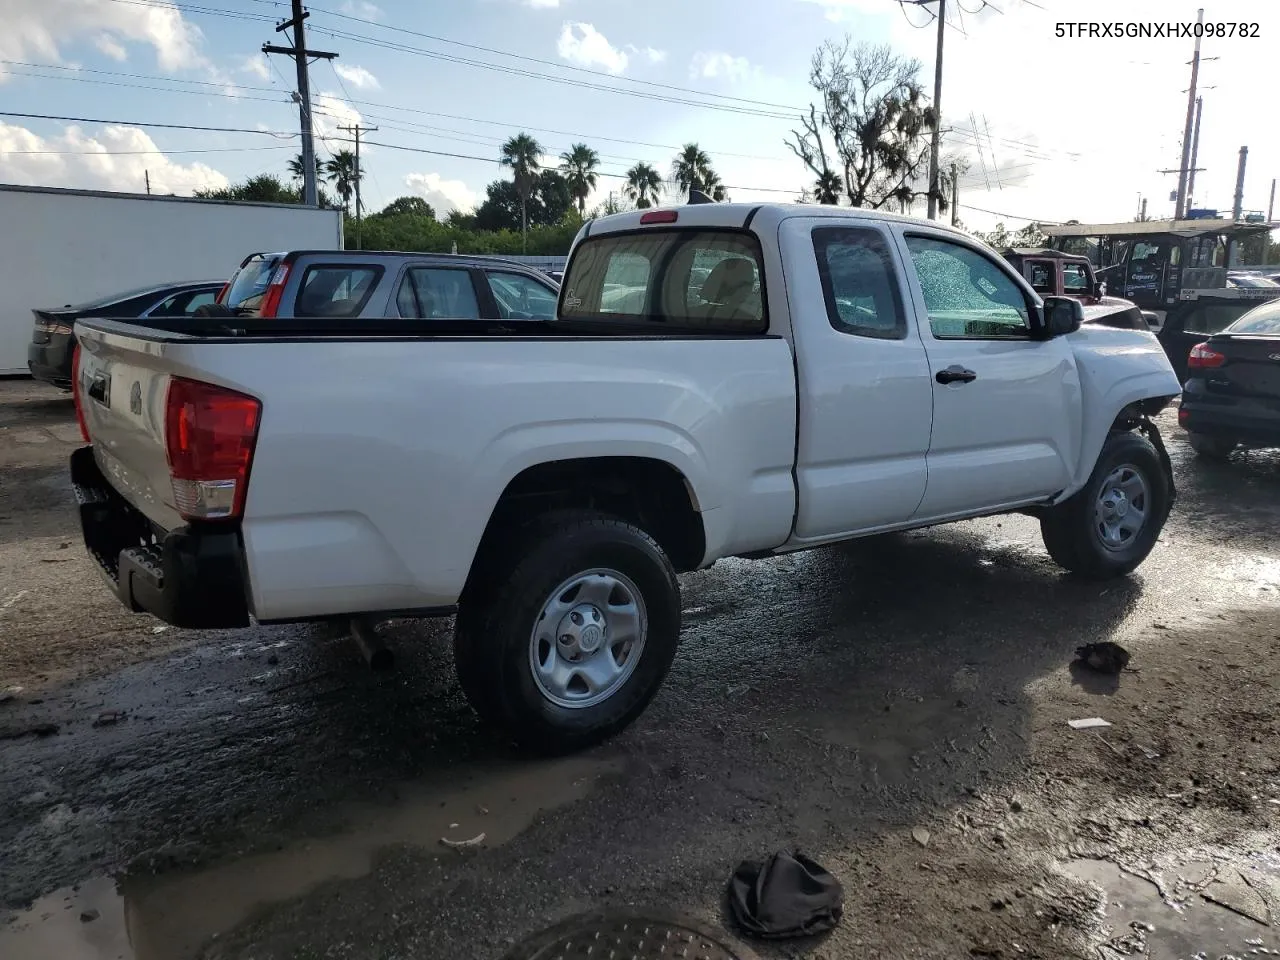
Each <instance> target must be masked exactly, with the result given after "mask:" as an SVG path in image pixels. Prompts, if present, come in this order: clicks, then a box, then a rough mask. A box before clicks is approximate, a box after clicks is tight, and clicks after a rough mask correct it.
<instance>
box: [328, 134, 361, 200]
mask: <svg viewBox="0 0 1280 960" xmlns="http://www.w3.org/2000/svg"><path fill="white" fill-rule="evenodd" d="M324 173H325V176H326V177H328V178H329V180H330V181H332V182H333V187H334V189H335V190H337V191H338V196H339V197H341V198H342V210H343V212H344V213H350V212H351V195H352V193H354V192H355V189H356V178H357V177H358V176H359V173H358V171H357V170H356V155H355V154H354V153H352V152H351V151H350V150H339V151H338V152H337V153H335V154H334V155H333V159H331V160H327V161H325V164H324Z"/></svg>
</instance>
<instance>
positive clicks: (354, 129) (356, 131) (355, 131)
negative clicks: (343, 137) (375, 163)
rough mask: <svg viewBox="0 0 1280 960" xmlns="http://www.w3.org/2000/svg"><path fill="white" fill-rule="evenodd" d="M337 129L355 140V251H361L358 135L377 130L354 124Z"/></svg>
mask: <svg viewBox="0 0 1280 960" xmlns="http://www.w3.org/2000/svg"><path fill="white" fill-rule="evenodd" d="M338 129H339V130H341V131H342V132H343V133H350V134H352V135H354V136H355V138H356V249H357V250H360V249H363V248H362V247H361V246H360V208H361V206H362V204H361V202H360V181H361V180H363V179H364V171H362V170H361V169H360V134H361V132H362V131H363V132H364V133H374V132H376V131H377V129H378V128H377V127H362V126H360V124H358V123H355V124H352V125H351V126H349V127H339V128H338Z"/></svg>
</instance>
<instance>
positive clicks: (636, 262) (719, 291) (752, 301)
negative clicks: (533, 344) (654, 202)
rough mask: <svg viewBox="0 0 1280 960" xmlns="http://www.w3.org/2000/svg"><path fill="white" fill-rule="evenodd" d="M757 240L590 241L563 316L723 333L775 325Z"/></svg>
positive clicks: (714, 236) (705, 233) (669, 233)
mask: <svg viewBox="0 0 1280 960" xmlns="http://www.w3.org/2000/svg"><path fill="white" fill-rule="evenodd" d="M760 263H761V261H760V246H759V243H758V242H757V240H756V238H755V237H754V236H753V235H752V234H750V233H746V232H744V231H741V230H716V229H708V230H687V229H666V230H658V229H655V230H644V231H642V232H635V233H618V234H602V235H600V236H599V237H593V238H590V239H588V240H585V241H583V243H582V244H581V245H580V246H579V247H578V249H577V250H576V251H575V252H574V255H573V260H572V261H571V262H570V263H569V269H568V272H567V273H566V274H565V278H564V285H563V291H564V299H563V306H562V310H561V317H562V318H563V319H566V320H597V321H606V322H610V321H612V322H618V323H629V324H635V323H641V324H645V325H649V324H653V325H662V326H663V327H664V328H665V329H671V328H674V327H684V328H692V329H698V330H714V331H721V332H741V333H763V332H764V331H765V330H766V329H768V326H769V324H768V319H767V317H766V315H765V309H764V297H763V289H762V287H761V276H762V275H763V271H762V270H761V266H760Z"/></svg>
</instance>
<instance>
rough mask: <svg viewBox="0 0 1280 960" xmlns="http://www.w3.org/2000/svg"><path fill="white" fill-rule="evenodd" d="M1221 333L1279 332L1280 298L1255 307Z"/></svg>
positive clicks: (1274, 333)
mask: <svg viewBox="0 0 1280 960" xmlns="http://www.w3.org/2000/svg"><path fill="white" fill-rule="evenodd" d="M1223 333H1252V334H1270V335H1273V336H1274V335H1277V334H1280V300H1275V301H1272V302H1271V303H1265V304H1263V305H1262V306H1260V307H1255V308H1254V309H1252V310H1250V311H1249V312H1248V313H1246V314H1245V315H1244V316H1243V317H1241V318H1240V319H1239V320H1237V321H1236V322H1235V323H1233V324H1231V326H1229V327H1227V329H1226V330H1224V331H1223Z"/></svg>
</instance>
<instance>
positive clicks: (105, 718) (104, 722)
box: [93, 710, 125, 727]
mask: <svg viewBox="0 0 1280 960" xmlns="http://www.w3.org/2000/svg"><path fill="white" fill-rule="evenodd" d="M124 718H125V712H124V711H123V710H108V711H106V712H105V713H100V714H98V716H97V717H96V718H95V719H94V721H93V725H94V726H95V727H110V726H114V725H115V724H117V723H119V722H120V721H121V720H123V719H124Z"/></svg>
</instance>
